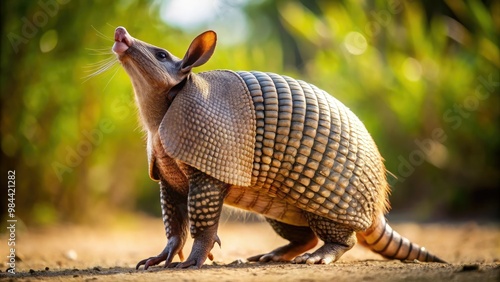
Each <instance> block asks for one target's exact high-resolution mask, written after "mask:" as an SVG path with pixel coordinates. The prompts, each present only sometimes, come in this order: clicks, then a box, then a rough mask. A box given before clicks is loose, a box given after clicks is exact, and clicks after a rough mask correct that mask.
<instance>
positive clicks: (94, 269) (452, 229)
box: [0, 218, 500, 282]
mask: <svg viewBox="0 0 500 282" xmlns="http://www.w3.org/2000/svg"><path fill="white" fill-rule="evenodd" d="M120 222H121V223H119V224H110V225H107V226H99V227H88V226H83V227H82V226H57V227H50V228H44V229H29V228H21V227H19V228H18V229H20V230H16V233H17V234H16V235H17V236H16V255H17V256H18V261H17V262H16V274H15V275H11V274H8V273H7V272H6V271H7V269H8V267H9V266H8V264H7V259H6V256H7V255H8V252H9V251H8V249H7V238H8V237H7V234H6V233H2V234H1V235H0V255H1V257H2V258H4V259H2V260H1V261H0V269H1V272H0V280H2V281H4V280H5V281H8V280H20V281H65V280H71V281H203V282H209V281H217V282H221V281H302V282H306V281H334V280H335V281H403V280H404V281H444V280H449V281H500V225H498V223H496V224H493V223H491V224H477V223H474V222H468V223H455V224H449V223H444V224H415V223H392V224H391V225H392V226H393V227H394V228H395V229H396V230H397V231H399V233H401V234H402V235H404V236H406V237H408V238H410V239H411V240H412V241H414V242H417V243H418V244H420V245H422V246H425V247H426V248H427V249H429V250H431V251H432V252H433V253H435V254H436V255H438V256H439V257H441V258H443V259H444V260H446V261H448V262H449V264H439V263H419V262H400V261H395V260H384V259H383V258H382V257H381V256H379V255H377V254H375V253H372V252H371V251H369V250H367V249H365V248H363V247H361V246H358V245H357V246H355V247H354V248H353V249H352V250H351V251H349V252H347V253H346V254H344V256H343V257H342V258H341V259H340V260H339V261H338V262H336V263H335V264H331V265H295V264H289V263H267V264H260V263H248V262H246V261H245V258H246V257H249V256H252V255H255V254H258V253H264V252H267V251H270V250H272V249H273V248H276V247H278V246H281V245H283V244H284V243H285V241H284V240H283V239H281V238H280V237H279V236H278V235H276V234H275V233H274V232H273V231H272V229H271V228H270V227H269V226H268V225H267V224H266V223H262V222H248V223H234V222H228V221H227V222H221V226H220V228H219V237H220V238H221V240H222V248H219V247H218V246H216V247H215V248H214V250H213V251H212V252H213V254H214V257H215V259H214V262H210V261H207V262H206V263H205V265H204V266H203V268H202V269H200V270H197V269H165V268H163V267H162V266H156V267H152V268H150V269H149V270H147V271H144V270H143V269H141V270H135V265H136V263H137V262H138V261H139V260H141V259H143V258H146V257H149V256H152V255H157V254H158V253H159V252H160V251H161V250H162V249H163V247H164V245H165V238H164V235H163V234H164V232H163V227H162V222H161V219H153V218H140V219H137V218H136V219H130V220H128V219H122V220H121V221H120ZM123 222H126V223H123ZM190 248H191V241H189V242H188V244H187V246H186V247H185V249H184V253H185V255H187V254H189V251H190ZM177 259H178V258H177Z"/></svg>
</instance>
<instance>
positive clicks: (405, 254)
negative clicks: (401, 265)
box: [357, 215, 446, 263]
mask: <svg viewBox="0 0 500 282" xmlns="http://www.w3.org/2000/svg"><path fill="white" fill-rule="evenodd" d="M357 237H358V241H359V242H360V243H362V244H363V245H365V246H366V247H368V248H370V249H371V250H372V251H374V252H376V253H379V254H381V255H382V256H384V257H386V258H389V259H399V260H414V259H416V260H419V261H422V262H440V263H446V262H445V261H444V260H442V259H440V258H438V257H436V256H435V255H432V254H430V253H429V252H428V251H427V250H426V249H425V248H424V247H420V246H419V245H417V244H415V243H412V242H410V240H408V239H406V238H405V237H403V236H401V235H399V233H397V232H396V231H394V230H393V229H392V228H391V226H389V224H388V223H387V221H386V220H385V218H384V216H383V215H381V216H379V217H378V218H377V220H376V221H375V222H374V223H373V224H372V226H371V227H370V228H368V229H367V230H366V231H364V232H359V233H357Z"/></svg>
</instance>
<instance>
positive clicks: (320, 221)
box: [294, 213, 356, 264]
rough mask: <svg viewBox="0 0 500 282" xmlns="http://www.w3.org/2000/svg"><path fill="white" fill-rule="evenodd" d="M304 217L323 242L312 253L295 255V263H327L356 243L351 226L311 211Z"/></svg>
mask: <svg viewBox="0 0 500 282" xmlns="http://www.w3.org/2000/svg"><path fill="white" fill-rule="evenodd" d="M306 217H307V220H308V222H309V225H310V227H311V229H312V230H313V231H314V232H315V233H316V235H317V236H318V237H319V238H320V239H321V240H323V241H324V242H325V244H324V245H323V246H322V247H321V248H319V249H318V250H316V251H315V252H314V253H312V254H309V253H307V254H303V255H301V256H298V257H296V258H295V259H294V262H295V263H307V264H329V263H332V262H335V261H337V260H338V259H339V258H340V257H341V256H342V255H343V254H344V253H345V252H346V251H348V250H350V249H351V248H352V247H353V246H354V245H355V244H356V233H355V232H354V230H353V229H352V228H350V227H347V226H345V225H341V224H338V223H336V222H334V221H332V220H330V219H328V218H324V217H321V216H318V215H315V214H312V213H307V214H306Z"/></svg>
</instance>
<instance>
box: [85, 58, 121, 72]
mask: <svg viewBox="0 0 500 282" xmlns="http://www.w3.org/2000/svg"><path fill="white" fill-rule="evenodd" d="M113 61H116V58H114V57H109V58H107V59H104V60H102V61H99V62H95V63H90V64H88V65H87V66H84V68H85V69H98V68H101V67H102V66H104V65H106V64H108V63H109V62H113Z"/></svg>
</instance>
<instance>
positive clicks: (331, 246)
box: [292, 243, 350, 264]
mask: <svg viewBox="0 0 500 282" xmlns="http://www.w3.org/2000/svg"><path fill="white" fill-rule="evenodd" d="M349 249H350V247H348V246H344V245H340V244H335V243H327V244H325V245H324V246H322V247H321V248H319V249H318V250H317V251H315V252H314V253H312V254H310V253H306V254H303V255H301V256H298V257H296V258H295V259H294V260H293V261H292V262H293V263H298V264H330V263H332V262H335V261H337V260H338V259H339V258H340V257H341V256H342V255H343V254H344V253H345V252H346V251H347V250H349Z"/></svg>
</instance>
